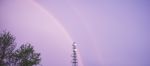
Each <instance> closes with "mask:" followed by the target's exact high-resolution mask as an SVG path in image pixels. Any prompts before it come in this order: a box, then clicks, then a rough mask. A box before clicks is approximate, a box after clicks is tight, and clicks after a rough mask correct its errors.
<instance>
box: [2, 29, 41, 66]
mask: <svg viewBox="0 0 150 66" xmlns="http://www.w3.org/2000/svg"><path fill="white" fill-rule="evenodd" d="M40 60H41V58H40V53H36V52H35V50H34V49H33V46H32V45H31V44H29V43H28V44H23V45H21V47H20V48H18V49H16V43H15V37H14V36H13V35H11V34H10V33H9V32H3V33H2V34H0V66H33V65H34V66H36V65H38V64H39V63H40Z"/></svg>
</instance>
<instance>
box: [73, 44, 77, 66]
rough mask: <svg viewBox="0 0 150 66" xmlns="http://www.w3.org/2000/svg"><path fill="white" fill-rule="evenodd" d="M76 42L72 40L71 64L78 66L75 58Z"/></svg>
mask: <svg viewBox="0 0 150 66" xmlns="http://www.w3.org/2000/svg"><path fill="white" fill-rule="evenodd" d="M76 45H77V44H76V42H73V44H72V46H73V53H72V58H73V59H72V66H78V61H77V60H78V59H77V47H76Z"/></svg>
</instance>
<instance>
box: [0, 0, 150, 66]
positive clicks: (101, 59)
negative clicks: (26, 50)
mask: <svg viewBox="0 0 150 66" xmlns="http://www.w3.org/2000/svg"><path fill="white" fill-rule="evenodd" d="M149 6H150V1H149V0H113V1H112V0H1V1H0V31H3V30H8V31H10V32H11V33H12V34H14V35H15V36H16V42H17V43H18V44H19V45H21V44H23V43H26V42H29V43H31V44H33V45H34V48H35V49H36V50H37V52H40V53H41V57H42V61H41V64H42V65H43V66H50V65H52V66H71V59H72V58H71V53H72V45H71V44H72V42H73V41H75V42H77V45H78V60H79V66H149V65H150V63H149V62H150V13H149V12H150V7H149ZM19 45H18V46H19Z"/></svg>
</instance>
